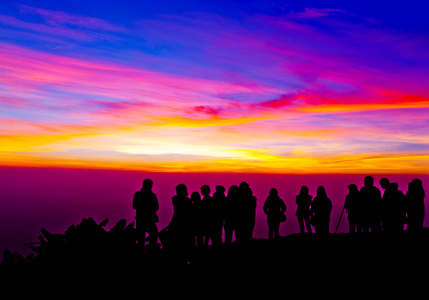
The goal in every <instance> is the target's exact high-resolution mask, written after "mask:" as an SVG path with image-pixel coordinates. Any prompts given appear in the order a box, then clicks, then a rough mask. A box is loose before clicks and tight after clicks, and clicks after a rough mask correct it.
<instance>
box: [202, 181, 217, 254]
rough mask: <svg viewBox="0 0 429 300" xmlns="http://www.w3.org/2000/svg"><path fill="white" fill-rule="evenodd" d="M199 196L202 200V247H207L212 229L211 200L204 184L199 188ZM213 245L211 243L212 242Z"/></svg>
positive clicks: (208, 189) (207, 188) (207, 187)
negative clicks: (201, 196)
mask: <svg viewBox="0 0 429 300" xmlns="http://www.w3.org/2000/svg"><path fill="white" fill-rule="evenodd" d="M201 195H203V198H202V204H203V206H202V212H203V215H204V220H203V224H202V225H203V232H204V246H208V245H209V241H210V240H211V229H212V227H213V222H214V221H213V210H214V208H213V199H212V197H211V196H210V187H209V186H208V185H207V184H205V185H203V186H201ZM212 243H213V241H212Z"/></svg>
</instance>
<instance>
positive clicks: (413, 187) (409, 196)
mask: <svg viewBox="0 0 429 300" xmlns="http://www.w3.org/2000/svg"><path fill="white" fill-rule="evenodd" d="M424 199H425V190H424V189H423V183H422V181H421V180H420V179H414V180H413V181H411V182H410V184H409V185H408V191H407V193H406V195H405V202H406V210H407V217H408V231H410V232H421V231H422V230H423V220H424V218H425V203H424Z"/></svg>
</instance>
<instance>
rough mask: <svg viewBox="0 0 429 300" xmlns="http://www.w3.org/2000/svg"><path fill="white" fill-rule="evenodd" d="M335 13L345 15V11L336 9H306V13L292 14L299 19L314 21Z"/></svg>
mask: <svg viewBox="0 0 429 300" xmlns="http://www.w3.org/2000/svg"><path fill="white" fill-rule="evenodd" d="M335 13H345V11H343V10H341V9H335V8H304V12H297V13H295V12H294V13H291V16H292V17H294V18H299V19H314V18H321V17H326V16H329V15H333V14H335Z"/></svg>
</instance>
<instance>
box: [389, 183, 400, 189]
mask: <svg viewBox="0 0 429 300" xmlns="http://www.w3.org/2000/svg"><path fill="white" fill-rule="evenodd" d="M390 187H391V188H392V190H397V189H398V184H397V183H396V182H392V183H391V184H390Z"/></svg>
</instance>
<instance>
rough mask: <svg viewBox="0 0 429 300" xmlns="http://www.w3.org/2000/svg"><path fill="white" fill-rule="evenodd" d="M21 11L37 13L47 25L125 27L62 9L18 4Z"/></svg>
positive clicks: (106, 29)
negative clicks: (56, 9) (54, 9)
mask: <svg viewBox="0 0 429 300" xmlns="http://www.w3.org/2000/svg"><path fill="white" fill-rule="evenodd" d="M18 8H19V9H20V11H21V13H29V14H33V15H39V16H41V17H42V18H44V19H45V21H46V23H47V24H48V25H51V26H53V27H58V26H61V25H72V26H77V27H80V28H86V29H91V30H102V31H112V32H125V31H126V29H125V28H124V27H122V26H119V25H116V24H112V23H111V22H108V21H106V20H103V19H99V18H94V17H87V16H81V15H76V14H69V13H66V12H63V11H53V10H47V9H41V8H35V7H31V6H28V5H18Z"/></svg>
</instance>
